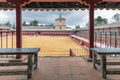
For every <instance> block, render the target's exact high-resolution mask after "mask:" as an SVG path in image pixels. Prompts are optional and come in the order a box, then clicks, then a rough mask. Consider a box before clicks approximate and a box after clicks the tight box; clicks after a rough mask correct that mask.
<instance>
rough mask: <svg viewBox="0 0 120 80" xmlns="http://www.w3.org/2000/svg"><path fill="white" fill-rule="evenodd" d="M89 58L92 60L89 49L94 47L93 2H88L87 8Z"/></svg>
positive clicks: (91, 0)
mask: <svg viewBox="0 0 120 80" xmlns="http://www.w3.org/2000/svg"><path fill="white" fill-rule="evenodd" d="M89 22H90V27H89V43H90V44H89V58H92V51H91V50H90V48H93V47H94V1H93V0H90V6H89Z"/></svg>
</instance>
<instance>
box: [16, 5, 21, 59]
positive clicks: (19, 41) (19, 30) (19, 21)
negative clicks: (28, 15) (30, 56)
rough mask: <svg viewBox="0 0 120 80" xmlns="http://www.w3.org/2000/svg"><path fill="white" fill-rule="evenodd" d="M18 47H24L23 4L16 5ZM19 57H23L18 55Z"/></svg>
mask: <svg viewBox="0 0 120 80" xmlns="http://www.w3.org/2000/svg"><path fill="white" fill-rule="evenodd" d="M16 47H17V48H21V47H22V27H21V6H20V5H16ZM16 58H17V59H19V58H21V55H17V57H16Z"/></svg>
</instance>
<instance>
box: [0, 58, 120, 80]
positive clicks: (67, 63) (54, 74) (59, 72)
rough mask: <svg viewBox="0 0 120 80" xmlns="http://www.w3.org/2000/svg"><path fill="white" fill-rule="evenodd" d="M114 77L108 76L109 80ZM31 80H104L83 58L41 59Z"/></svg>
mask: <svg viewBox="0 0 120 80" xmlns="http://www.w3.org/2000/svg"><path fill="white" fill-rule="evenodd" d="M113 78H114V77H112V76H110V77H109V76H108V79H107V80H119V78H120V77H119V78H118V77H117V78H118V79H113ZM0 79H2V80H8V79H9V80H27V77H26V75H22V76H21V75H17V76H0ZM31 80H104V79H103V78H102V77H101V74H100V73H99V72H98V71H97V70H95V69H93V66H92V63H91V62H87V61H85V60H84V59H83V57H40V58H39V64H38V69H37V70H35V71H34V72H33V77H32V79H31Z"/></svg>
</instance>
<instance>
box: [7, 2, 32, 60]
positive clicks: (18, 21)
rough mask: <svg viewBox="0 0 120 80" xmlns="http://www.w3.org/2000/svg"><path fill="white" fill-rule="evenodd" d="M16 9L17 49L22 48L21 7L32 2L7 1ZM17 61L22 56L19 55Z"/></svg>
mask: <svg viewBox="0 0 120 80" xmlns="http://www.w3.org/2000/svg"><path fill="white" fill-rule="evenodd" d="M6 1H7V2H9V3H11V4H12V5H14V6H15V7H16V48H22V26H21V22H22V21H21V20H22V19H21V6H22V5H25V4H26V3H28V2H29V1H30V0H18V1H17V0H6ZM16 58H17V59H19V58H21V55H17V57H16Z"/></svg>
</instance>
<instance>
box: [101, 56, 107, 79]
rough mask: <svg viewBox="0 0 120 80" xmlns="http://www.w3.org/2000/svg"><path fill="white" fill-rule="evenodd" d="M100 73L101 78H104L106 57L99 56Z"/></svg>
mask: <svg viewBox="0 0 120 80" xmlns="http://www.w3.org/2000/svg"><path fill="white" fill-rule="evenodd" d="M101 71H102V77H103V78H106V55H101Z"/></svg>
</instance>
